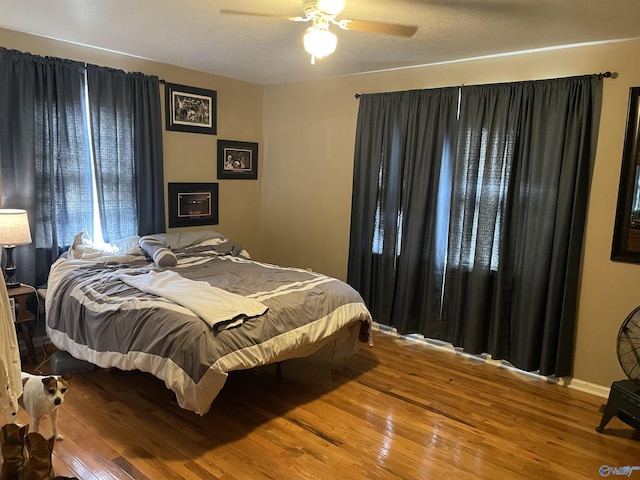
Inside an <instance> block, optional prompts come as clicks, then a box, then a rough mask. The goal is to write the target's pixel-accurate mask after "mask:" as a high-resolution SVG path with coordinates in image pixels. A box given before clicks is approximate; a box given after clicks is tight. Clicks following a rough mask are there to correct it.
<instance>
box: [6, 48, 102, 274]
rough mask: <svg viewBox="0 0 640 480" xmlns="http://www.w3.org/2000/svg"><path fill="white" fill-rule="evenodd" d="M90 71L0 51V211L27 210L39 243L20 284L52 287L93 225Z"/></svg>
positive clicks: (24, 261)
mask: <svg viewBox="0 0 640 480" xmlns="http://www.w3.org/2000/svg"><path fill="white" fill-rule="evenodd" d="M83 70H84V65H83V64H81V63H77V62H72V61H67V60H61V59H57V58H48V57H47V58H44V57H38V56H35V55H30V54H25V53H21V52H17V51H8V50H6V49H0V157H1V158H0V160H1V168H2V206H3V207H4V208H22V209H25V210H27V213H28V215H29V221H30V227H31V232H32V238H33V243H32V244H31V245H29V246H20V247H17V248H16V264H17V266H18V273H17V277H18V280H20V281H22V282H25V283H28V284H31V285H39V284H42V283H44V282H46V278H47V275H48V273H49V266H50V265H51V263H52V262H53V261H54V260H55V259H56V258H57V257H58V255H59V253H61V251H62V249H63V248H64V247H65V246H67V245H69V243H70V242H71V239H72V238H73V235H74V233H76V232H78V231H80V230H83V229H85V228H87V227H88V226H91V225H92V216H93V210H92V201H91V168H90V167H91V164H90V161H89V159H90V156H89V142H88V132H87V129H86V122H85V113H84V103H83V99H84V95H83V91H84V75H83Z"/></svg>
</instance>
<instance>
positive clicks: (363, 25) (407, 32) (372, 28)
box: [339, 20, 418, 37]
mask: <svg viewBox="0 0 640 480" xmlns="http://www.w3.org/2000/svg"><path fill="white" fill-rule="evenodd" d="M339 23H340V28H344V29H345V30H354V31H356V32H371V33H386V34H387V35H399V36H401V37H412V36H413V35H414V34H415V33H416V32H417V31H418V27H414V26H411V25H397V24H394V23H384V22H371V21H369V20H341V21H340V22H339ZM343 25H344V26H343Z"/></svg>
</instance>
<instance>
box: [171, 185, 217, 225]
mask: <svg viewBox="0 0 640 480" xmlns="http://www.w3.org/2000/svg"><path fill="white" fill-rule="evenodd" d="M168 190H169V227H191V226H198V225H217V224H218V184H217V183H169V186H168Z"/></svg>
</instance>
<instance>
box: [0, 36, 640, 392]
mask: <svg viewBox="0 0 640 480" xmlns="http://www.w3.org/2000/svg"><path fill="white" fill-rule="evenodd" d="M0 46H4V47H6V48H16V49H19V50H22V51H30V52H32V53H36V54H40V55H53V56H59V57H65V58H72V59H75V60H81V61H87V62H92V63H96V64H99V65H104V66H111V67H115V68H122V69H124V70H128V71H142V72H145V73H148V74H155V75H158V76H159V77H161V78H164V79H166V80H167V81H169V82H172V83H182V84H185V85H192V86H199V87H203V88H209V89H213V90H217V92H218V122H219V128H218V136H217V137H216V136H210V135H198V134H190V133H180V132H164V146H165V158H164V161H165V181H166V182H172V181H176V182H178V181H180V182H182V181H207V182H213V181H218V180H217V179H216V158H215V157H216V139H217V138H223V139H233V140H246V141H257V142H260V149H261V151H260V165H259V180H258V181H240V180H235V181H232V180H221V181H219V183H220V204H221V205H220V225H218V226H217V227H215V229H216V230H218V231H221V232H223V233H225V234H227V235H228V236H229V237H230V238H232V239H233V240H236V241H239V242H241V243H243V244H244V245H245V246H246V247H247V248H248V249H249V250H250V251H252V253H253V255H254V257H256V258H258V259H262V260H265V261H270V262H274V263H279V264H282V265H292V266H299V267H305V268H313V269H314V270H317V271H321V272H323V273H326V274H329V275H333V276H336V277H338V278H342V279H344V278H346V269H347V255H348V246H349V215H350V209H351V176H352V167H353V145H354V136H355V123H356V115H357V109H358V101H357V100H356V99H355V98H354V94H355V93H356V92H359V93H371V92H383V91H393V90H405V89H412V88H431V87H441V86H451V85H460V84H477V83H492V82H506V81H517V80H528V79H538V78H551V77H562V76H571V75H582V74H587V73H593V72H602V71H605V70H611V71H615V72H617V73H618V74H619V77H618V78H617V79H605V80H604V98H603V109H602V117H601V127H600V136H599V142H598V152H597V156H596V163H595V170H594V177H593V182H592V187H591V200H590V205H589V214H588V215H589V216H588V224H587V235H586V244H585V251H584V262H583V275H582V283H581V289H580V300H579V311H578V327H577V332H576V345H577V347H576V355H575V377H576V378H578V379H581V380H584V381H587V382H592V383H595V384H599V385H604V386H609V385H610V383H611V382H612V381H615V380H618V379H621V378H624V374H623V372H622V370H621V369H620V367H619V365H618V363H617V358H616V351H615V339H616V335H617V332H618V329H619V327H620V324H621V323H622V321H623V319H624V318H625V317H626V315H627V314H628V313H629V312H630V311H631V309H633V308H634V307H636V306H637V305H638V304H640V292H639V291H638V287H637V285H638V283H639V282H640V265H632V264H624V263H616V262H612V261H610V260H609V256H610V251H611V239H612V231H613V222H614V217H615V209H616V201H617V191H618V179H619V174H620V166H621V161H622V145H623V138H624V131H625V124H626V110H627V100H628V93H629V87H631V86H636V85H640V64H638V62H636V61H635V58H636V57H637V52H638V51H640V41H629V42H625V43H619V44H606V45H599V46H591V47H582V48H574V49H570V50H556V51H550V52H540V53H533V54H527V55H517V56H511V57H501V58H494V59H485V60H477V61H470V62H463V63H452V64H447V65H438V66H430V67H421V68H414V69H405V70H398V71H392V72H382V73H375V74H366V75H354V76H349V77H342V78H335V79H329V80H323V81H315V82H304V83H292V84H285V85H275V86H268V87H264V88H263V87H260V86H257V85H252V84H247V83H243V82H239V81H237V80H232V79H228V78H223V77H218V76H214V75H208V74H203V73H199V72H195V71H190V70H185V69H181V68H178V67H174V66H169V65H163V64H158V63H154V62H150V61H145V60H141V59H136V58H131V57H126V56H122V55H117V54H112V53H107V52H101V51H98V50H92V49H88V48H84V47H79V46H74V45H70V44H64V43H60V42H55V41H51V40H47V39H43V38H38V37H33V36H29V35H24V34H19V33H16V32H10V31H7V30H2V29H0ZM326 61H330V57H329V58H327V60H326Z"/></svg>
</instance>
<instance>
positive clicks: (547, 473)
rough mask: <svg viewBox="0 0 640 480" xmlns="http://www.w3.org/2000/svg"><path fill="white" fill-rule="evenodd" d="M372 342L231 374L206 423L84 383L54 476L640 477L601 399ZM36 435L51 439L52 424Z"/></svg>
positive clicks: (146, 392)
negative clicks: (341, 355) (624, 473)
mask: <svg viewBox="0 0 640 480" xmlns="http://www.w3.org/2000/svg"><path fill="white" fill-rule="evenodd" d="M374 343H375V345H374V347H372V348H369V347H363V348H362V349H361V350H360V352H359V353H357V354H356V355H354V356H352V357H350V358H348V359H346V360H344V361H342V362H341V363H333V364H331V363H328V362H322V361H314V360H309V359H304V360H293V361H289V362H285V363H284V364H283V365H282V373H281V375H280V376H278V375H277V374H276V368H275V366H267V367H263V368H259V369H254V370H249V371H242V372H235V373H232V374H231V375H230V377H229V379H228V381H227V384H226V385H225V387H224V388H223V389H222V392H221V393H220V395H219V396H218V398H217V399H216V400H215V402H214V404H213V407H212V409H211V410H210V412H209V413H208V414H206V415H205V416H204V417H200V416H198V415H196V414H194V413H192V412H188V411H185V410H182V409H180V408H179V407H178V406H176V405H175V404H174V403H172V395H171V392H170V391H169V390H167V389H166V388H165V386H164V384H163V383H162V382H160V381H159V380H157V379H155V378H154V377H152V376H150V375H147V374H142V373H132V374H115V373H113V372H108V371H104V370H96V371H93V372H89V373H83V374H79V375H76V376H75V377H74V379H73V382H72V388H71V389H70V391H69V393H68V394H67V397H66V400H65V403H64V404H63V405H62V407H61V412H60V414H59V420H58V422H59V430H60V432H61V433H62V434H64V435H65V439H64V440H63V441H61V442H57V443H56V446H55V449H54V460H53V461H54V467H55V469H56V473H57V474H58V475H68V476H72V475H75V476H77V477H78V478H80V479H82V480H94V479H101V480H106V479H131V478H133V479H151V480H161V479H198V480H200V479H219V480H236V479H238V480H240V479H243V480H258V479H277V480H288V479H295V480H300V479H341V480H342V479H349V480H353V479H411V480H413V479H432V478H455V479H508V480H512V479H551V478H553V479H594V478H601V475H600V473H599V469H600V468H601V466H603V465H606V466H610V467H623V466H640V439H639V438H640V437H639V436H638V434H637V432H634V430H633V429H632V428H631V427H629V426H627V425H626V424H624V423H623V422H621V421H620V420H618V419H617V418H614V419H613V420H612V421H611V422H610V423H609V425H608V426H607V429H606V431H605V432H604V433H602V434H601V433H597V432H596V430H595V427H596V426H597V425H598V423H599V421H600V418H601V413H600V411H599V410H600V407H601V406H602V405H603V404H604V403H606V400H605V399H602V398H599V397H595V396H592V395H589V394H586V393H583V392H579V391H576V390H571V389H568V388H565V387H560V386H557V385H553V384H548V383H544V382H542V381H540V380H537V379H533V378H530V377H528V376H525V375H522V374H518V373H514V372H512V371H510V370H507V369H501V368H498V367H496V366H494V365H488V364H485V363H483V362H479V361H477V360H472V359H469V358H465V357H463V356H460V355H454V354H452V353H449V352H444V351H441V350H439V349H435V348H432V347H428V346H426V345H423V344H421V343H418V342H412V341H407V340H402V339H398V338H395V337H392V336H390V335H386V334H382V333H376V334H375V336H374ZM41 355H42V354H41ZM46 365H47V364H45V367H43V370H45V369H46ZM25 368H26V367H25ZM26 369H27V370H28V368H26ZM27 422H28V417H27V415H26V412H24V411H21V412H20V414H19V418H18V423H27ZM41 428H42V429H43V431H44V432H43V433H44V434H45V435H49V434H50V433H51V430H50V423H49V420H44V421H43V424H42V427H41ZM634 436H635V438H634ZM634 476H637V477H638V478H640V471H637V472H636V471H631V478H634Z"/></svg>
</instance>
